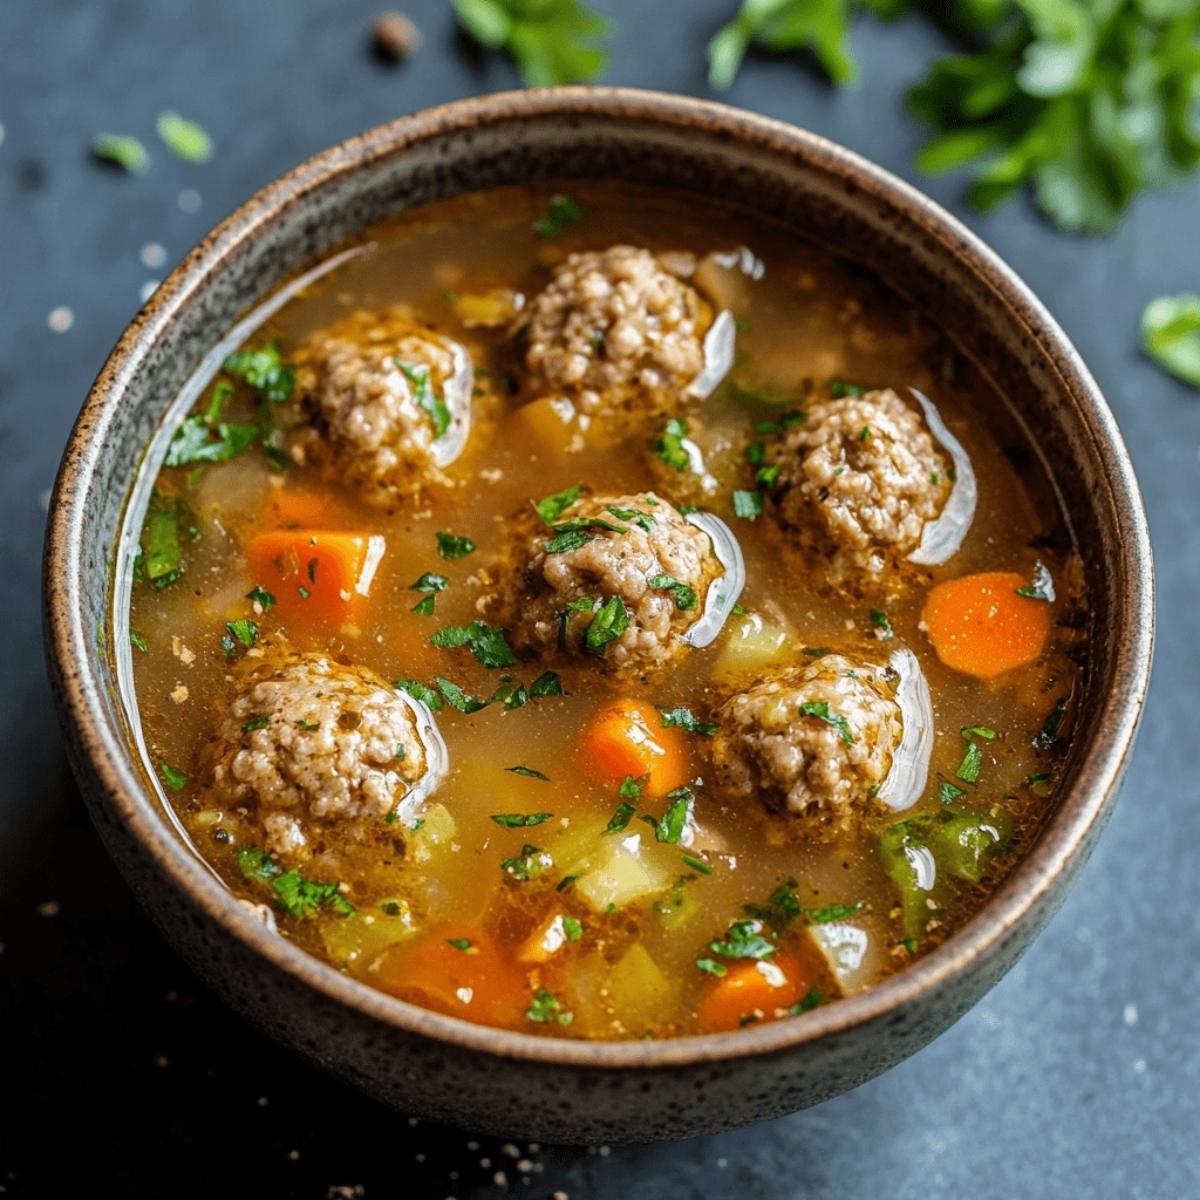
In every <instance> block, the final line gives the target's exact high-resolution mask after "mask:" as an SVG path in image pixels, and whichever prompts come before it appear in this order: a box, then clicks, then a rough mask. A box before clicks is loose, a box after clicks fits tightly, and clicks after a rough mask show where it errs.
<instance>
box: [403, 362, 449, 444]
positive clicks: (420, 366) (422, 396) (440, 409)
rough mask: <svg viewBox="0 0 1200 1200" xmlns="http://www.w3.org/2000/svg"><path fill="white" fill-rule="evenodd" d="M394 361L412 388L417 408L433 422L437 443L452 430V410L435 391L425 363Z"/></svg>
mask: <svg viewBox="0 0 1200 1200" xmlns="http://www.w3.org/2000/svg"><path fill="white" fill-rule="evenodd" d="M394 361H395V363H396V365H397V366H398V367H399V368H400V371H401V373H402V374H403V375H404V378H405V379H407V380H408V382H409V385H410V386H411V387H412V390H413V399H414V400H415V401H416V403H417V407H418V408H420V409H422V410H423V411H424V412H425V413H427V414H428V415H429V419H430V420H431V421H432V422H433V439H434V441H437V439H438V438H440V437H443V436H445V434H446V432H447V431H448V430H449V428H450V410H449V409H448V408H447V407H446V401H445V400H443V399H442V397H441V396H439V395H438V394H437V392H435V391H434V390H433V378H432V376H431V375H430V373H429V368H428V367H427V366H426V365H425V364H424V363H410V362H402V361H401V360H400V359H398V358H397V359H395V360H394Z"/></svg>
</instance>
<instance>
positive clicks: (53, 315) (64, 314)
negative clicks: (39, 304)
mask: <svg viewBox="0 0 1200 1200" xmlns="http://www.w3.org/2000/svg"><path fill="white" fill-rule="evenodd" d="M46 324H47V325H49V326H50V329H51V331H52V332H53V333H66V332H67V330H68V329H70V328H71V326H72V325H74V324H75V314H74V313H73V312H72V311H71V310H70V309H69V308H68V307H67V306H66V305H65V304H60V305H59V306H58V307H57V308H52V309H51V310H50V315H49V316H48V317H47V318H46Z"/></svg>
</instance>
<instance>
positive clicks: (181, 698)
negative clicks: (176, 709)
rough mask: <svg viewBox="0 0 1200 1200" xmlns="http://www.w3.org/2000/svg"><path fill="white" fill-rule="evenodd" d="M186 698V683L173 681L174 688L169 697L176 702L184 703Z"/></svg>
mask: <svg viewBox="0 0 1200 1200" xmlns="http://www.w3.org/2000/svg"><path fill="white" fill-rule="evenodd" d="M187 698H188V690H187V684H185V683H181V682H179V681H178V680H176V682H175V690H174V691H173V692H172V693H171V699H172V700H174V701H175V703H176V704H184V703H185V702H186V701H187Z"/></svg>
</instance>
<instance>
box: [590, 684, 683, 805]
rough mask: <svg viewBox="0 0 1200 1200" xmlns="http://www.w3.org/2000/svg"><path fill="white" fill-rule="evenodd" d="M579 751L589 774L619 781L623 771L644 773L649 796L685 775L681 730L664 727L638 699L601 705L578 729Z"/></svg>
mask: <svg viewBox="0 0 1200 1200" xmlns="http://www.w3.org/2000/svg"><path fill="white" fill-rule="evenodd" d="M579 756H580V759H581V761H582V763H583V767H584V769H585V770H586V771H587V772H588V774H590V775H591V776H592V777H593V778H595V779H600V780H610V781H612V782H615V783H620V782H621V781H622V780H623V779H624V778H625V776H626V775H632V776H633V778H634V779H641V778H642V777H643V776H648V777H649V778H648V779H647V780H646V788H647V790H648V791H649V792H650V793H651V794H653V795H663V794H664V793H665V792H669V791H671V789H672V788H677V787H680V786H681V785H683V784H685V783H687V781H688V779H689V777H690V772H689V761H688V750H687V740H686V735H685V734H683V733H682V732H680V730H678V729H675V728H667V727H666V726H664V725H663V723H662V718H661V717H660V716H659V714H658V710H657V709H656V708H655V707H654V705H652V704H646V703H643V702H642V701H641V700H617V701H616V702H615V703H613V704H609V705H607V706H606V707H604V708H602V709H601V710H600V711H599V712H598V713H597V714H596V715H595V717H594V718H593V719H592V722H591V724H590V725H589V726H588V728H587V729H586V730H585V731H584V735H583V739H582V741H581V742H580V746H579Z"/></svg>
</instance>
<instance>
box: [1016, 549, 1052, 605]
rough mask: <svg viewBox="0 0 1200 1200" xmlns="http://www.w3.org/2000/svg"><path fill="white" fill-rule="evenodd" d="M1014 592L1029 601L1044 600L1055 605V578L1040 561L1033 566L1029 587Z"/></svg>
mask: <svg viewBox="0 0 1200 1200" xmlns="http://www.w3.org/2000/svg"><path fill="white" fill-rule="evenodd" d="M1013 590H1014V591H1015V592H1016V593H1017V595H1018V596H1024V597H1026V599H1029V600H1043V601H1045V602H1046V603H1047V604H1053V603H1054V577H1053V576H1052V575H1051V574H1050V570H1049V568H1048V567H1047V566H1046V565H1045V563H1043V562H1042V561H1041V560H1040V559H1039V560H1038V561H1037V562H1035V563H1034V564H1033V578H1032V580H1031V581H1030V583H1029V584H1028V586H1027V587H1019V588H1014V589H1013Z"/></svg>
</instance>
